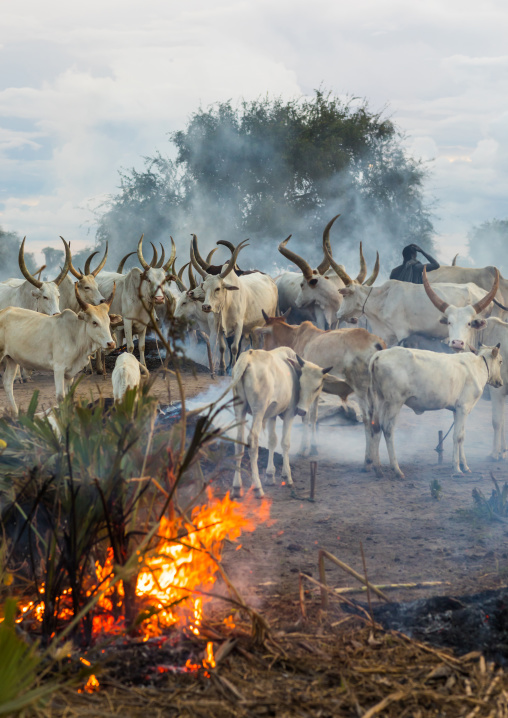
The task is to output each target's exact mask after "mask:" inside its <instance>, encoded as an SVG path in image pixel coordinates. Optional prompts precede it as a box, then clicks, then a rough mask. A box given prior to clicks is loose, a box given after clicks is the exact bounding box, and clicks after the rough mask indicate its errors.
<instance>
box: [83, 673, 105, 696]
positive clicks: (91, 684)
mask: <svg viewBox="0 0 508 718" xmlns="http://www.w3.org/2000/svg"><path fill="white" fill-rule="evenodd" d="M99 687H100V683H99V681H98V680H97V678H96V677H95V676H94V675H93V673H92V675H91V676H89V677H88V680H87V682H86V683H85V685H84V687H83V688H79V689H78V693H95V692H96V691H98V690H99Z"/></svg>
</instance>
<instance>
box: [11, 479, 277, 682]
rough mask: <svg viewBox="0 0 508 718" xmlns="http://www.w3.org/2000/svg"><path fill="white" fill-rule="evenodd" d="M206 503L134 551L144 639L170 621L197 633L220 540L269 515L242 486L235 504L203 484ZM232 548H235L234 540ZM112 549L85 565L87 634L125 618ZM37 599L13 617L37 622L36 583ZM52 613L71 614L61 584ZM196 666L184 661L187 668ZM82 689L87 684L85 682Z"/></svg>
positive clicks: (209, 662) (209, 659)
mask: <svg viewBox="0 0 508 718" xmlns="http://www.w3.org/2000/svg"><path fill="white" fill-rule="evenodd" d="M207 498H208V502H207V503H206V504H203V505H201V506H197V507H195V508H194V509H193V510H192V513H191V516H190V517H187V516H177V517H175V518H173V519H171V520H170V519H167V518H165V517H163V518H162V519H161V521H160V525H159V530H158V532H157V535H156V536H157V539H158V541H157V544H156V546H155V548H154V549H153V550H151V551H148V552H146V553H145V554H144V555H143V556H142V558H141V554H140V562H141V563H140V569H139V572H138V575H137V579H136V588H135V594H136V599H137V606H136V608H137V610H138V612H139V614H138V621H137V622H136V623H137V625H136V629H135V631H136V633H137V634H138V635H139V634H141V635H142V637H143V639H144V640H148V639H149V638H154V637H156V636H160V635H161V634H162V632H163V631H165V630H167V629H168V628H170V627H171V626H174V625H177V626H178V627H179V628H181V629H186V630H188V631H190V632H191V633H192V634H194V635H195V636H199V635H200V633H201V624H202V621H203V611H204V606H205V604H206V603H208V602H210V601H211V600H212V596H211V595H210V594H211V591H212V587H213V585H214V584H215V582H216V580H217V578H218V575H219V574H220V572H221V570H222V569H221V567H220V559H221V556H222V550H223V546H224V542H225V541H226V540H228V541H231V542H237V541H238V539H239V537H240V535H241V534H242V533H243V532H252V531H254V530H255V529H256V527H257V526H258V524H259V523H263V522H267V521H268V520H269V517H270V502H269V501H268V500H267V499H264V500H263V501H261V502H260V501H259V500H258V499H255V498H254V496H253V495H252V494H251V493H249V494H247V496H246V497H245V498H244V500H243V501H242V503H239V502H237V501H233V500H231V498H230V497H229V493H228V494H226V496H225V497H224V498H222V499H218V498H217V497H215V496H214V495H213V491H212V489H211V488H208V489H207ZM237 548H241V545H240V544H238V546H237ZM114 577H115V565H114V560H113V550H112V548H111V547H110V548H108V551H107V555H106V560H105V561H104V562H103V563H102V564H101V563H100V562H99V561H96V562H95V570H94V571H92V572H91V576H90V585H89V588H88V590H87V596H88V597H92V596H94V595H96V594H97V593H98V592H100V597H99V600H98V601H97V604H96V606H95V607H94V609H92V622H93V629H92V637H93V640H94V641H96V640H97V639H98V638H101V637H103V636H104V637H105V636H111V635H115V634H120V633H122V632H124V631H125V630H126V629H129V628H130V627H129V626H127V625H126V617H125V610H124V598H125V592H124V585H123V581H122V580H117V581H116V582H115V581H114ZM39 592H40V601H39V602H38V603H36V602H34V601H31V602H29V603H26V604H24V605H21V606H20V611H21V613H20V616H19V618H18V622H19V623H21V622H23V623H25V622H26V621H32V622H34V624H35V625H34V626H33V628H36V624H37V623H40V622H42V620H43V616H44V610H45V604H44V586H43V585H42V586H41V588H40V589H39ZM59 605H60V608H59V612H58V617H59V621H60V623H62V624H63V623H65V622H66V621H69V619H70V618H71V617H72V610H71V595H70V590H69V589H64V590H63V591H62V594H61V596H60V601H59ZM224 623H225V628H227V629H231V628H233V627H234V625H235V624H234V618H233V615H232V614H231V615H228V616H227V618H226V619H225V621H224ZM213 666H214V657H213V645H212V644H211V643H209V644H208V645H207V650H206V657H205V659H204V660H203V667H204V668H213ZM198 667H201V666H193V665H189V666H188V668H189V669H190V670H192V669H194V670H196V669H197V668H198ZM90 688H92V690H93V687H92V686H90Z"/></svg>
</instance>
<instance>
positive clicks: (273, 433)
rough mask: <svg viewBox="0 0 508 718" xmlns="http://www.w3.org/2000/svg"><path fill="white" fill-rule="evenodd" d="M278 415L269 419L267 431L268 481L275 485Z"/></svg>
mask: <svg viewBox="0 0 508 718" xmlns="http://www.w3.org/2000/svg"><path fill="white" fill-rule="evenodd" d="M276 421H277V417H276V416H274V417H273V418H271V419H268V421H267V422H266V424H267V427H266V428H267V432H268V464H267V465H266V481H265V484H266V485H267V486H273V485H274V484H275V464H274V463H273V454H274V452H275V448H276V446H277V429H276V426H275V424H276Z"/></svg>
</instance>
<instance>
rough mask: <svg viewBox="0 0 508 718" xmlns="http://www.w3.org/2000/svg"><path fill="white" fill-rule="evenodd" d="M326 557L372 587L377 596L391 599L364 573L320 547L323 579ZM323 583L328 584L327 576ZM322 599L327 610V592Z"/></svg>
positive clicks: (320, 565) (384, 599)
mask: <svg viewBox="0 0 508 718" xmlns="http://www.w3.org/2000/svg"><path fill="white" fill-rule="evenodd" d="M325 558H327V559H328V560H329V561H331V562H332V563H334V564H335V565H336V566H338V567H339V568H341V569H342V570H343V571H345V572H346V573H349V574H350V575H351V576H353V577H354V578H356V579H357V580H358V581H360V582H361V583H363V584H364V585H365V586H368V587H369V588H370V590H371V591H373V592H374V593H375V594H376V596H379V598H382V599H383V601H386V602H387V603H389V602H390V599H389V598H388V596H387V595H386V594H384V593H383V592H382V591H380V590H379V588H376V586H374V585H373V584H372V583H370V582H369V581H366V579H365V578H364V577H363V576H362V575H360V574H359V573H357V572H356V571H355V570H354V569H353V568H351V566H348V565H347V563H344V562H343V561H340V560H339V559H338V558H337V557H336V556H334V555H333V554H331V553H329V552H328V551H325V549H320V551H319V559H318V561H319V575H320V576H321V578H322V579H323V577H325V563H324V560H325ZM323 583H324V584H325V585H326V577H325V581H323ZM321 601H322V607H323V609H325V610H326V608H327V604H328V599H327V596H326V594H324V593H322V594H321Z"/></svg>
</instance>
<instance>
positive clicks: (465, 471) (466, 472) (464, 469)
mask: <svg viewBox="0 0 508 718" xmlns="http://www.w3.org/2000/svg"><path fill="white" fill-rule="evenodd" d="M461 468H462V473H463V474H470V473H471V469H470V468H469V466H462V467H461Z"/></svg>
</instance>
